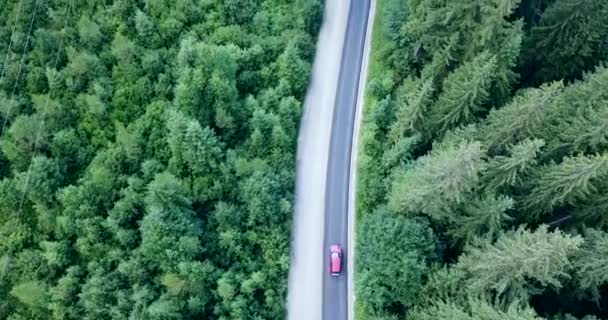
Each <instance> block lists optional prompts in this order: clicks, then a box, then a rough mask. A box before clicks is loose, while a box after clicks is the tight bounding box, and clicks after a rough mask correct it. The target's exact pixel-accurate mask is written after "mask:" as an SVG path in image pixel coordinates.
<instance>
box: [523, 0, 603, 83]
mask: <svg viewBox="0 0 608 320" xmlns="http://www.w3.org/2000/svg"><path fill="white" fill-rule="evenodd" d="M607 39H608V3H607V2H606V1H594V0H586V1H577V0H556V1H554V2H553V3H552V4H551V5H550V6H549V7H548V8H547V9H546V10H545V12H544V13H543V14H542V16H541V20H540V24H539V25H538V26H535V27H533V28H532V30H531V31H530V37H529V38H528V39H527V40H526V46H525V47H526V48H527V49H526V50H525V52H524V55H523V57H524V59H525V61H526V63H525V65H524V67H525V68H531V69H532V70H534V74H533V75H532V77H533V80H534V81H535V82H537V83H538V82H545V81H551V80H560V79H575V78H578V77H580V75H581V74H582V73H583V72H584V71H588V70H591V69H592V68H593V67H594V66H596V65H597V64H598V63H599V62H600V61H602V60H605V59H608V40H607Z"/></svg>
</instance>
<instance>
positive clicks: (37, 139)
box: [17, 0, 74, 215]
mask: <svg viewBox="0 0 608 320" xmlns="http://www.w3.org/2000/svg"><path fill="white" fill-rule="evenodd" d="M73 1H74V0H70V1H69V2H68V8H67V10H66V14H65V23H64V25H63V30H62V31H61V40H60V42H59V48H58V49H57V54H56V55H55V65H54V67H53V69H57V66H58V65H59V58H60V54H61V49H62V48H63V44H64V41H65V30H66V29H67V27H68V18H69V16H70V10H71V8H72V3H73ZM50 101H51V92H50V87H49V92H48V94H47V97H46V102H45V104H44V108H43V109H42V119H41V120H40V126H39V127H38V132H37V133H36V139H35V141H34V149H33V150H34V151H33V152H34V153H33V154H32V159H31V160H30V164H29V166H28V169H27V174H26V177H25V184H24V186H23V194H22V195H21V201H19V210H18V211H17V215H21V208H22V207H23V201H24V199H25V195H26V194H27V188H28V185H29V183H30V176H31V174H32V163H33V162H34V156H35V154H36V149H38V143H39V142H40V136H41V135H42V129H43V127H44V122H45V120H46V113H47V110H48V106H49V103H50Z"/></svg>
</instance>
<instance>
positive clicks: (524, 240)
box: [455, 225, 583, 303]
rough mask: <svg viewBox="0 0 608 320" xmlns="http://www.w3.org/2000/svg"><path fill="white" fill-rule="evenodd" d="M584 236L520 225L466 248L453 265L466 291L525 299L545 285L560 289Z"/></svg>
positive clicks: (513, 299)
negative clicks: (527, 227)
mask: <svg viewBox="0 0 608 320" xmlns="http://www.w3.org/2000/svg"><path fill="white" fill-rule="evenodd" d="M582 243H583V239H582V238H581V237H579V236H570V235H567V234H564V233H562V232H561V231H559V230H556V231H549V230H548V227H547V226H545V225H543V226H540V227H539V228H538V229H537V230H535V231H529V230H527V229H524V228H521V227H520V228H519V229H517V230H516V231H511V232H507V233H505V234H504V235H502V236H501V237H499V238H498V240H497V241H496V243H494V244H492V243H489V242H487V241H486V242H482V243H481V244H480V245H476V246H473V247H470V248H468V250H467V251H465V253H464V254H463V255H461V256H460V257H459V259H458V263H457V264H456V265H455V268H457V269H459V270H461V271H462V272H464V274H465V275H466V280H465V281H464V283H465V287H466V290H467V293H468V294H470V295H472V296H486V295H488V294H490V295H491V296H494V297H495V298H497V299H499V300H500V301H504V302H507V303H510V302H514V301H517V300H518V299H527V298H528V297H530V296H531V295H535V294H538V293H540V292H542V290H543V289H544V288H553V289H559V288H561V287H562V282H563V281H564V280H565V279H568V278H569V277H570V276H569V272H570V269H571V266H572V259H573V256H574V255H575V254H576V253H577V251H578V250H579V247H580V246H581V244H582Z"/></svg>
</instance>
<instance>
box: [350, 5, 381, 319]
mask: <svg viewBox="0 0 608 320" xmlns="http://www.w3.org/2000/svg"><path fill="white" fill-rule="evenodd" d="M375 16H376V0H370V6H369V12H368V17H367V30H366V31H365V44H364V47H363V60H362V62H361V73H360V75H359V90H358V91H359V92H358V93H357V105H356V107H355V108H356V109H355V127H354V130H353V143H352V150H351V153H350V157H351V159H350V177H349V181H350V182H349V185H348V250H347V259H346V261H347V264H348V266H347V270H349V272H348V284H347V287H348V320H354V319H355V310H354V306H355V300H356V295H355V284H354V278H355V275H354V274H355V268H354V267H355V247H356V243H355V237H356V233H355V217H356V199H355V195H356V192H357V169H358V166H357V156H358V153H359V152H358V150H359V132H360V128H361V120H362V118H363V108H364V100H365V91H366V88H367V76H368V67H369V60H370V53H371V40H372V30H373V27H374V17H375Z"/></svg>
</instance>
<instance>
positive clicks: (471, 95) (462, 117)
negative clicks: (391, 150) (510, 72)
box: [431, 52, 496, 133]
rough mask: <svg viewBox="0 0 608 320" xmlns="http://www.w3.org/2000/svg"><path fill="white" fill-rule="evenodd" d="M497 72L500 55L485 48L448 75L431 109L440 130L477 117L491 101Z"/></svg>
mask: <svg viewBox="0 0 608 320" xmlns="http://www.w3.org/2000/svg"><path fill="white" fill-rule="evenodd" d="M495 74H496V57H494V56H491V55H490V54H489V53H488V52H484V53H482V54H480V55H478V56H477V57H475V59H473V60H471V61H469V62H465V63H463V64H462V65H461V66H460V67H458V68H457V69H456V70H454V71H453V72H452V73H450V74H449V75H448V76H447V78H446V79H445V82H444V84H443V92H442V93H441V94H440V95H439V97H438V98H437V102H436V104H435V105H434V106H433V109H432V111H431V113H432V120H431V121H432V123H433V124H435V125H436V126H437V127H436V128H437V130H438V132H439V133H443V132H445V131H447V130H449V129H452V128H454V127H456V126H459V125H461V124H470V123H472V122H474V121H475V119H476V118H477V116H478V115H479V114H480V113H481V112H482V111H484V109H485V108H484V104H485V103H486V102H488V98H489V97H490V88H491V85H492V81H493V78H494V75H495Z"/></svg>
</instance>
